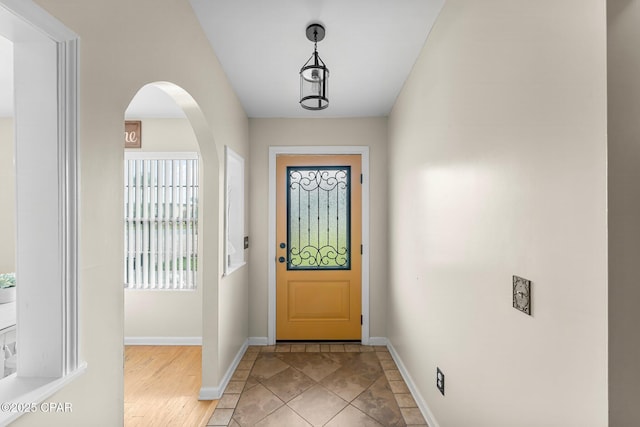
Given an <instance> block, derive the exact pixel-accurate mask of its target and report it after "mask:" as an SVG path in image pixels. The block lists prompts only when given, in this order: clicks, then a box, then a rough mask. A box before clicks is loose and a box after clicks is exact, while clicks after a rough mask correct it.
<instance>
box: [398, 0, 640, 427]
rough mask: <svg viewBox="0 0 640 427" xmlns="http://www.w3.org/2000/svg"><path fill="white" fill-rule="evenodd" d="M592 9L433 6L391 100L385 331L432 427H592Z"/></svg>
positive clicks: (602, 232) (595, 257)
mask: <svg viewBox="0 0 640 427" xmlns="http://www.w3.org/2000/svg"><path fill="white" fill-rule="evenodd" d="M604 9H605V2H604V1H603V0H586V1H585V0H545V1H537V2H522V1H518V2H514V1H512V0H487V1H482V2H478V1H475V0H448V1H447V2H446V3H445V6H444V8H443V10H442V13H441V15H440V17H439V19H438V21H437V22H436V25H435V27H434V29H433V30H432V32H431V34H430V36H429V38H428V40H427V43H426V45H425V47H424V49H423V51H422V53H421V55H420V57H419V59H418V61H417V63H416V64H415V66H414V69H413V71H412V73H411V76H410V78H409V79H408V81H407V82H406V84H405V87H404V88H403V91H402V93H401V95H400V96H399V98H398V100H397V102H396V104H395V106H394V108H393V111H392V115H391V117H390V121H389V160H390V166H389V167H390V169H389V176H390V186H389V195H390V197H389V199H390V200H389V202H390V203H389V206H390V208H391V211H390V219H389V223H390V224H391V225H390V230H389V236H390V242H391V245H390V254H391V256H390V268H391V272H390V277H391V279H390V285H389V286H390V292H389V307H388V319H389V322H388V328H387V330H388V336H389V339H390V342H391V344H392V345H393V347H394V348H395V350H396V351H397V352H398V354H399V356H400V358H401V360H402V362H403V363H404V365H405V366H406V367H407V368H408V371H409V373H410V375H411V377H412V379H413V381H414V383H415V385H416V387H417V389H418V391H419V393H420V395H421V397H422V398H424V399H425V400H426V402H427V404H428V406H429V408H430V409H431V412H432V413H433V414H434V416H435V419H436V420H437V422H438V423H439V425H440V426H442V427H449V426H474V427H489V426H492V427H493V426H509V427H524V426H528V427H540V426H554V427H555V426H562V427H578V426H590V427H602V426H606V425H607V411H608V408H607V228H606V227H607V223H606V221H607V218H606V190H607V188H606V63H605V61H606V58H605V52H606V51H605V49H606V46H605V37H606V28H605V24H606V23H605V10H604ZM636 122H637V120H636ZM636 241H637V239H636ZM512 275H520V276H523V277H525V278H528V279H530V280H532V281H533V285H532V286H533V303H532V306H533V315H532V316H531V317H529V316H527V315H525V314H523V313H521V312H519V311H517V310H515V309H514V308H512V307H511V304H512V295H511V292H512ZM636 318H637V316H636ZM437 366H438V367H440V368H441V369H442V370H443V371H444V374H445V376H446V396H442V395H440V394H439V392H438V390H437V389H436V385H435V373H436V367H437ZM635 397H636V398H637V393H636V394H635Z"/></svg>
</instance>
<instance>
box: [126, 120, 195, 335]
mask: <svg viewBox="0 0 640 427" xmlns="http://www.w3.org/2000/svg"><path fill="white" fill-rule="evenodd" d="M127 119H128V120H138V118H136V117H127ZM140 120H142V140H143V143H142V148H141V149H127V150H125V151H134V152H135V151H147V152H148V151H157V152H171V151H191V152H194V151H195V152H199V151H200V150H199V147H198V141H197V139H196V136H195V134H194V133H193V128H192V127H191V124H190V123H189V121H188V120H187V119H176V118H173V119H149V118H145V119H140ZM200 184H201V185H204V184H205V183H203V182H202V180H200ZM198 232H199V233H200V234H202V230H199V231H198ZM199 243H200V247H199V252H200V251H201V250H202V244H201V243H202V239H199ZM197 283H198V285H197V287H196V289H195V290H190V291H149V290H137V289H127V290H125V292H124V336H125V338H154V337H168V338H174V337H182V338H184V337H197V338H201V337H202V294H203V292H202V270H199V271H198V274H197Z"/></svg>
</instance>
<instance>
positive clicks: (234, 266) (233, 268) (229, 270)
mask: <svg viewBox="0 0 640 427" xmlns="http://www.w3.org/2000/svg"><path fill="white" fill-rule="evenodd" d="M246 264H247V262H246V261H243V262H239V263H237V264H231V265H230V266H228V267H227V269H226V271H225V272H224V274H223V275H222V277H226V276H229V275H230V274H231V273H233V272H234V271H236V270H239V269H240V268H241V267H244V266H245V265H246Z"/></svg>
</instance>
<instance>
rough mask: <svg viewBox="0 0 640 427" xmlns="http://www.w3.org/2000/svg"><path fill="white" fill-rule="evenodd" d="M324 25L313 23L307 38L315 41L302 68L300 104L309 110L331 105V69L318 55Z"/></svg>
mask: <svg viewBox="0 0 640 427" xmlns="http://www.w3.org/2000/svg"><path fill="white" fill-rule="evenodd" d="M324 34H325V31H324V27H323V26H322V25H320V24H311V25H309V26H308V27H307V39H309V40H310V41H312V42H313V54H312V55H311V58H309V60H308V61H307V62H306V63H305V64H304V65H303V66H302V68H301V69H300V105H301V106H302V108H305V109H307V110H324V109H325V108H327V107H328V106H329V97H328V89H329V69H328V68H327V66H326V65H325V64H324V62H322V59H320V55H318V42H319V41H321V40H322V39H324Z"/></svg>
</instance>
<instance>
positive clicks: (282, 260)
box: [278, 256, 286, 263]
mask: <svg viewBox="0 0 640 427" xmlns="http://www.w3.org/2000/svg"><path fill="white" fill-rule="evenodd" d="M285 261H286V259H285V257H283V256H281V257H280V258H278V262H280V263H283V262H285Z"/></svg>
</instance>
